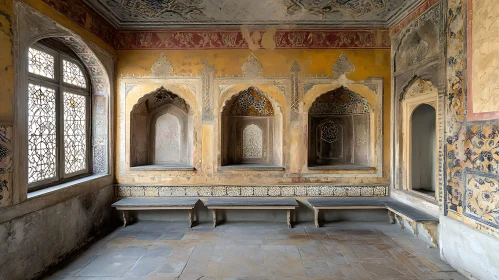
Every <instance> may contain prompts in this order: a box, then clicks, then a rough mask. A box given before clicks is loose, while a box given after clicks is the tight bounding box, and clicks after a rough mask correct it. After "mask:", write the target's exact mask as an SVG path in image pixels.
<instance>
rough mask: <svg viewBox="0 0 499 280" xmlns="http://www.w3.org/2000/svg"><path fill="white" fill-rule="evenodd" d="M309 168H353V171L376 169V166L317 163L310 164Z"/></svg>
mask: <svg viewBox="0 0 499 280" xmlns="http://www.w3.org/2000/svg"><path fill="white" fill-rule="evenodd" d="M308 169H309V170H352V171H357V170H360V171H374V170H376V168H375V167H372V166H365V165H357V164H340V165H315V166H309V167H308Z"/></svg>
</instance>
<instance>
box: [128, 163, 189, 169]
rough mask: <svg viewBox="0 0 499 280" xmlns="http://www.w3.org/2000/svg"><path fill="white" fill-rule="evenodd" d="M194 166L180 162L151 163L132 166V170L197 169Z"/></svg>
mask: <svg viewBox="0 0 499 280" xmlns="http://www.w3.org/2000/svg"><path fill="white" fill-rule="evenodd" d="M195 170H196V168H194V166H189V165H180V164H151V165H141V166H133V167H130V171H195Z"/></svg>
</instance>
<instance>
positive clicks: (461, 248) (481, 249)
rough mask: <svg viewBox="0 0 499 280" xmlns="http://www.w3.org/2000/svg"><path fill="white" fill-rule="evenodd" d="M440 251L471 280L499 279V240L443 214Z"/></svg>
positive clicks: (446, 259) (444, 257)
mask: <svg viewBox="0 0 499 280" xmlns="http://www.w3.org/2000/svg"><path fill="white" fill-rule="evenodd" d="M439 232H440V236H439V238H440V240H439V244H440V254H441V256H442V258H443V259H444V260H445V261H447V262H448V263H449V264H450V265H451V266H452V267H454V268H456V269H457V270H458V271H459V272H461V273H462V274H463V275H465V276H467V277H468V278H470V279H481V280H497V279H499V266H498V265H497V264H499V255H498V254H497V252H498V251H499V240H498V239H497V238H495V237H492V236H490V235H487V234H485V233H482V232H480V231H478V230H476V229H474V228H471V227H469V226H467V225H465V224H463V223H461V222H458V221H456V220H454V219H451V218H449V217H445V216H440V228H439Z"/></svg>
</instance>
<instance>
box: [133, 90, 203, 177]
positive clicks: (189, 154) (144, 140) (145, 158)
mask: <svg viewBox="0 0 499 280" xmlns="http://www.w3.org/2000/svg"><path fill="white" fill-rule="evenodd" d="M193 125H194V121H193V113H192V109H191V107H190V106H189V105H188V104H187V102H186V101H185V100H184V99H183V98H181V97H179V96H178V95H177V94H175V93H173V92H171V91H169V90H167V89H165V88H164V87H160V88H158V89H157V90H155V91H153V92H151V93H149V94H146V95H145V96H143V97H142V98H140V99H139V100H138V102H137V103H136V104H135V105H134V106H133V108H132V110H131V112H130V167H132V168H135V169H140V168H143V169H185V168H188V169H192V168H193V144H194V135H193V134H194V133H193V132H194V128H193Z"/></svg>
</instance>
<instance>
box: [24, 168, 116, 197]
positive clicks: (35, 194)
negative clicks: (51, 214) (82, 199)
mask: <svg viewBox="0 0 499 280" xmlns="http://www.w3.org/2000/svg"><path fill="white" fill-rule="evenodd" d="M106 176H109V174H93V175H90V176H87V177H84V178H80V179H77V180H74V181H71V182H67V183H62V184H59V185H55V186H52V187H48V188H44V189H41V190H37V191H33V192H28V197H27V198H28V199H32V198H36V197H39V196H42V195H47V194H51V193H54V192H57V191H59V190H63V189H67V188H70V187H74V186H76V185H79V184H83V183H88V182H90V181H94V180H97V179H100V178H104V177H106Z"/></svg>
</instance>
